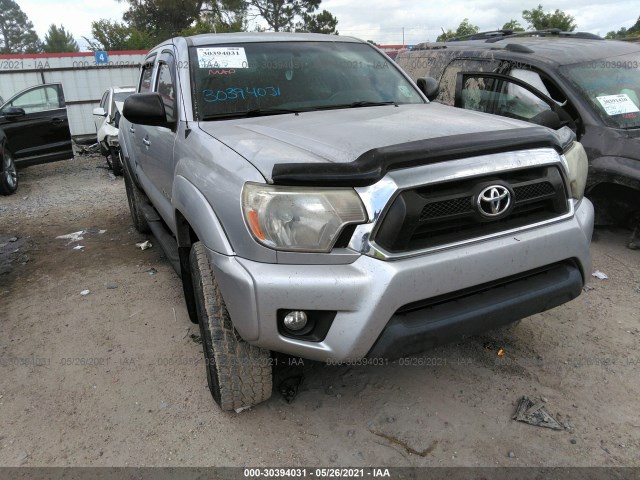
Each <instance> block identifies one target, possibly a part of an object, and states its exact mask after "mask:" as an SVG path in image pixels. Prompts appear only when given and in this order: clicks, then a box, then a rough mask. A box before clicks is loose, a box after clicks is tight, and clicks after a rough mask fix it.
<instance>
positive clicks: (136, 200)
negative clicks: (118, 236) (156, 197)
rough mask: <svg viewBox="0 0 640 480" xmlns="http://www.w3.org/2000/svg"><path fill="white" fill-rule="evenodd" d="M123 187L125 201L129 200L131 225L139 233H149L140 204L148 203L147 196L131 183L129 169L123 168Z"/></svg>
mask: <svg viewBox="0 0 640 480" xmlns="http://www.w3.org/2000/svg"><path fill="white" fill-rule="evenodd" d="M124 187H125V189H126V191H127V201H128V202H129V211H130V212H131V221H132V222H133V226H134V227H135V229H136V230H137V231H138V232H140V233H149V232H150V231H151V230H150V229H149V224H148V223H147V219H146V217H145V216H144V213H143V211H142V208H141V207H140V205H142V204H143V203H149V202H148V201H147V197H146V196H145V194H144V193H142V192H141V191H140V189H139V188H138V187H137V186H136V184H135V183H133V180H132V179H131V176H130V175H129V171H128V170H127V169H126V168H125V169H124Z"/></svg>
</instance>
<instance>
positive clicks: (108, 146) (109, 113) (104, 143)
mask: <svg viewBox="0 0 640 480" xmlns="http://www.w3.org/2000/svg"><path fill="white" fill-rule="evenodd" d="M135 91H136V88H135V87H111V88H109V90H107V91H106V92H104V94H103V95H102V99H101V100H100V106H99V107H96V108H94V109H93V121H94V123H95V125H96V132H97V135H98V144H99V145H100V152H101V153H102V154H103V155H104V156H105V157H106V158H107V163H108V164H109V167H110V168H111V169H112V170H113V174H114V175H122V162H121V161H120V153H119V152H120V145H119V144H118V124H119V122H120V117H121V115H122V106H123V104H124V100H125V99H126V98H127V97H128V96H129V95H131V94H132V93H134V92H135Z"/></svg>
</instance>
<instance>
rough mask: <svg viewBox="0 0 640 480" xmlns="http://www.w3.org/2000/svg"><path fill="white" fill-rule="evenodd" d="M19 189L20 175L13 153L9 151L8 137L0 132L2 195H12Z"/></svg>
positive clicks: (0, 191)
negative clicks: (17, 171)
mask: <svg viewBox="0 0 640 480" xmlns="http://www.w3.org/2000/svg"><path fill="white" fill-rule="evenodd" d="M17 189H18V174H17V173H16V165H15V163H14V162H13V157H12V156H11V152H10V151H9V150H8V149H7V136H6V135H5V134H4V132H3V131H2V130H0V195H11V194H12V193H15V191H16V190H17Z"/></svg>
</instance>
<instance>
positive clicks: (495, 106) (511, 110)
mask: <svg viewBox="0 0 640 480" xmlns="http://www.w3.org/2000/svg"><path fill="white" fill-rule="evenodd" d="M460 100H461V106H462V107H463V108H466V109H467V110H476V111H480V112H486V113H493V114H495V115H502V116H504V117H511V118H517V119H518V120H526V121H530V122H534V123H536V121H537V118H538V116H540V115H542V114H543V113H544V112H546V111H549V110H551V108H550V107H549V105H547V104H546V103H545V102H543V101H542V100H541V99H540V98H538V97H537V96H535V95H534V94H533V93H531V92H529V91H528V90H526V89H524V88H522V87H521V86H519V85H516V84H513V83H511V82H507V81H504V80H501V79H494V78H482V77H465V81H464V85H463V86H462V91H461V99H460Z"/></svg>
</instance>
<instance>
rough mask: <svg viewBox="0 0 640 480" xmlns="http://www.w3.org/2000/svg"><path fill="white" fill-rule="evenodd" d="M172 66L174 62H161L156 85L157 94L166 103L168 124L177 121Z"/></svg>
mask: <svg viewBox="0 0 640 480" xmlns="http://www.w3.org/2000/svg"><path fill="white" fill-rule="evenodd" d="M172 65H173V62H170V63H166V62H164V61H161V62H160V67H159V69H158V79H157V85H156V92H158V93H159V94H160V96H161V97H162V101H163V102H164V109H165V112H166V113H167V121H168V122H173V121H175V120H176V89H175V85H174V82H173V75H172V68H171V66H172Z"/></svg>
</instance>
